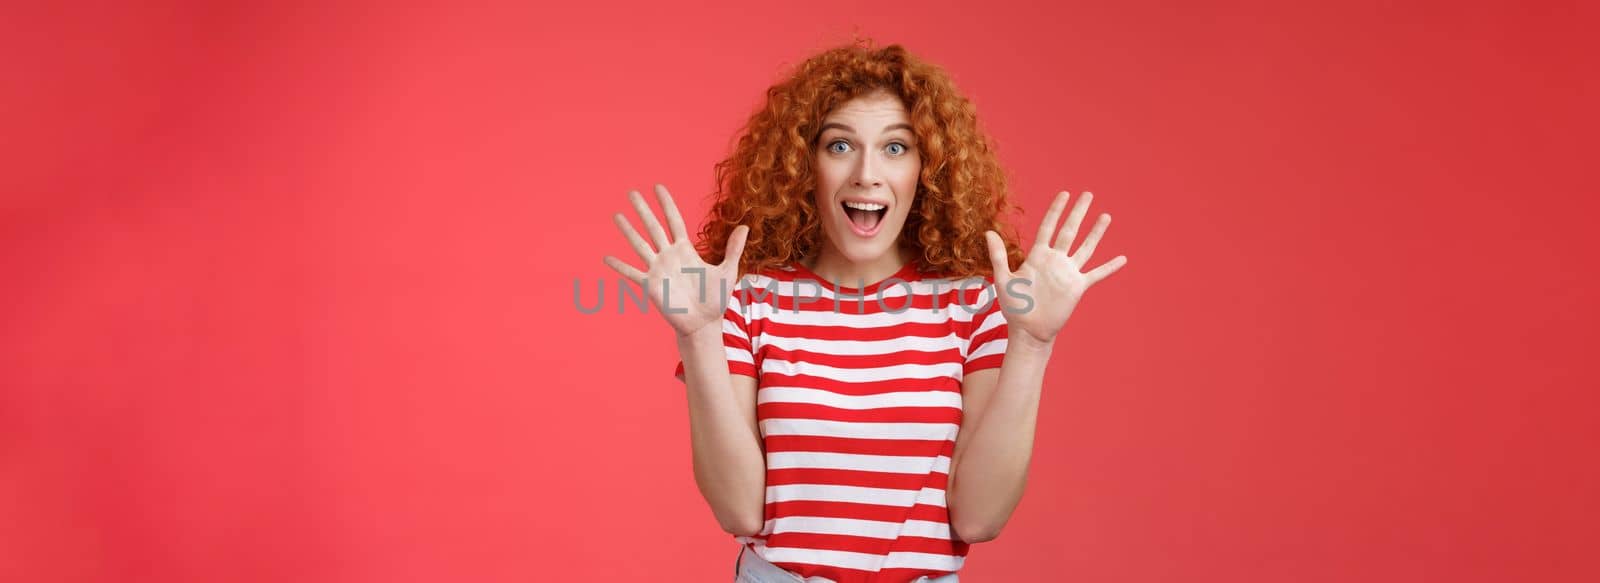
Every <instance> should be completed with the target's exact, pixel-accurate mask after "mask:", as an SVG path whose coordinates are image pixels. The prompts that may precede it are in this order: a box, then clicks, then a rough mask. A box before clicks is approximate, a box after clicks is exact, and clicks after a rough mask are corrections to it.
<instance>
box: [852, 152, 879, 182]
mask: <svg viewBox="0 0 1600 583" xmlns="http://www.w3.org/2000/svg"><path fill="white" fill-rule="evenodd" d="M859 160H860V161H859V162H857V163H856V171H855V176H853V177H852V181H853V182H854V183H855V186H856V187H857V188H862V189H867V190H871V189H874V188H877V187H879V186H883V179H882V178H880V177H879V176H878V164H877V163H875V162H873V160H872V155H871V154H867V155H864V156H861V157H860V158H859Z"/></svg>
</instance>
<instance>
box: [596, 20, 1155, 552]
mask: <svg viewBox="0 0 1600 583" xmlns="http://www.w3.org/2000/svg"><path fill="white" fill-rule="evenodd" d="M717 182H718V192H717V194H716V199H715V203H714V204H713V206H712V208H711V211H710V213H709V216H708V218H707V220H706V222H705V226H704V228H703V229H702V231H701V233H700V242H699V245H698V247H697V246H695V245H692V244H691V243H690V242H689V237H688V234H687V232H686V230H685V227H684V222H683V219H682V217H681V216H680V215H679V213H678V209H677V206H676V205H675V204H674V203H673V200H672V196H671V194H670V193H669V192H668V191H667V190H666V188H665V187H663V186H661V185H657V186H656V195H657V198H658V200H659V202H660V205H661V210H662V213H663V215H664V216H665V218H666V228H663V227H662V225H661V223H660V222H658V221H657V220H656V216H655V214H654V213H653V212H651V210H650V208H649V206H648V205H647V203H646V202H645V200H644V198H643V197H642V196H641V195H640V194H639V193H638V192H631V193H629V195H630V200H631V202H632V205H633V207H634V209H635V210H636V211H637V212H638V215H639V217H640V220H641V221H642V223H643V224H644V226H645V230H646V232H647V233H648V237H649V238H648V240H646V238H645V237H644V236H641V235H640V234H639V233H638V232H637V231H635V230H634V228H633V226H632V224H631V223H630V222H629V221H628V219H627V218H626V217H624V216H623V215H622V214H620V213H619V214H617V215H616V216H615V219H616V222H617V226H618V227H619V228H620V229H621V230H622V233H623V235H624V236H625V237H626V238H627V239H628V241H629V242H630V244H631V245H632V247H633V248H634V250H635V251H637V252H638V254H639V258H640V259H641V260H642V261H643V262H644V264H645V268H644V269H643V270H640V269H638V268H635V267H633V266H630V265H628V264H627V263H624V262H623V261H621V260H619V259H617V258H615V257H610V256H607V257H606V258H605V262H606V264H607V265H609V266H611V267H612V268H613V269H615V270H616V271H617V272H618V273H620V274H622V275H623V276H625V277H628V278H630V279H632V280H634V281H636V282H639V283H640V284H641V285H643V286H644V287H645V289H646V291H647V294H648V295H649V297H650V298H651V302H652V303H653V304H654V305H656V306H657V309H658V310H659V311H660V312H661V313H662V315H663V316H664V317H665V318H666V320H667V322H668V323H669V324H670V325H671V326H672V328H673V329H674V330H675V331H676V332H677V344H678V352H679V355H680V356H681V357H682V361H681V362H680V363H679V364H678V369H677V376H678V378H680V379H682V380H683V381H684V382H685V383H686V385H687V393H688V402H689V425H690V443H691V446H692V449H693V460H694V461H693V464H694V476H695V482H696V484H697V485H698V487H699V489H700V492H701V494H702V495H703V496H704V497H705V499H706V501H707V502H708V503H709V505H710V506H711V510H712V513H713V514H714V515H715V516H716V518H717V521H718V522H719V523H720V524H721V525H722V528H723V530H725V531H727V532H728V533H730V534H732V535H734V536H735V537H736V539H737V540H738V541H739V542H740V543H741V544H742V548H741V550H740V556H739V559H738V561H737V562H736V566H735V573H736V575H735V576H736V578H737V580H738V581H742V582H748V583H758V582H768V581H802V580H805V581H827V580H831V581H941V582H943V581H956V579H957V576H956V571H957V570H959V569H960V568H961V565H962V562H963V560H964V558H965V556H966V554H967V549H968V545H970V544H971V543H976V542H982V541H987V540H990V539H993V538H994V537H995V536H997V535H998V534H999V532H1000V529H1001V527H1002V526H1003V525H1004V524H1005V523H1006V521H1007V519H1008V518H1009V517H1010V515H1011V512H1012V510H1013V509H1014V508H1015V507H1016V505H1017V502H1018V501H1019V500H1020V499H1021V497H1022V492H1023V488H1024V484H1025V482H1026V478H1027V469H1028V459H1029V456H1030V455H1031V453H1032V449H1033V434H1034V425H1035V420H1036V418H1037V413H1038V406H1039V396H1040V391H1041V386H1040V385H1041V382H1042V379H1043V378H1044V371H1045V365H1046V364H1047V362H1048V360H1049V358H1050V354H1051V351H1052V348H1053V346H1054V342H1055V338H1056V336H1057V333H1058V332H1059V331H1060V330H1061V328H1062V326H1063V325H1064V324H1065V323H1066V321H1067V318H1068V316H1069V315H1070V314H1071V313H1072V310H1073V307H1074V306H1076V305H1077V303H1078V301H1079V299H1080V298H1081V297H1082V295H1083V293H1084V291H1085V290H1087V289H1088V288H1089V287H1090V286H1092V285H1094V284H1095V283H1096V282H1098V281H1101V280H1103V279H1104V278H1106V277H1107V276H1110V275H1111V274H1112V273H1115V272H1116V271H1117V270H1118V269H1119V268H1120V267H1122V265H1124V264H1125V263H1126V258H1124V257H1121V256H1119V257H1117V258H1115V259H1112V260H1111V261H1108V262H1106V263H1104V264H1102V265H1100V266H1099V267H1096V268H1094V269H1087V270H1086V269H1084V266H1085V265H1086V264H1087V263H1088V261H1089V259H1090V256H1091V255H1092V254H1093V253H1094V249H1095V246H1096V244H1097V243H1098V241H1099V239H1100V237H1101V236H1102V234H1103V233H1104V232H1105V230H1106V227H1107V226H1108V225H1109V224H1110V222H1111V217H1110V215H1106V214H1101V215H1100V216H1099V217H1098V219H1097V220H1096V221H1095V222H1094V224H1093V226H1092V227H1091V228H1090V229H1089V232H1088V234H1087V235H1085V237H1084V241H1083V243H1082V244H1081V245H1079V246H1078V248H1077V249H1076V250H1075V251H1072V252H1069V248H1070V247H1071V245H1072V242H1073V240H1074V237H1075V235H1076V234H1077V232H1078V228H1079V226H1080V225H1081V223H1082V221H1083V218H1084V215H1085V213H1086V212H1087V211H1088V205H1089V201H1090V198H1091V195H1090V194H1089V193H1087V192H1085V193H1083V194H1082V195H1081V196H1079V197H1078V199H1077V202H1076V203H1075V204H1074V206H1073V207H1072V210H1071V212H1070V213H1069V214H1068V215H1067V217H1066V222H1065V224H1064V225H1063V226H1062V228H1061V230H1060V232H1059V233H1057V232H1056V230H1055V228H1056V225H1057V224H1058V223H1059V222H1060V220H1061V215H1062V212H1063V211H1064V210H1065V208H1066V205H1067V203H1068V199H1069V194H1068V193H1066V192H1063V193H1061V194H1060V195H1058V196H1057V197H1056V199H1055V201H1054V202H1053V204H1052V205H1051V206H1050V209H1049V211H1048V212H1046V213H1045V216H1044V219H1043V224H1042V226H1041V228H1040V230H1039V236H1038V238H1037V239H1036V240H1035V241H1034V243H1033V245H1032V248H1031V249H1030V250H1029V251H1028V253H1027V254H1026V255H1025V256H1024V255H1023V253H1022V252H1021V250H1020V249H1019V248H1018V245H1016V244H1015V241H1016V237H1015V234H1014V232H1013V231H1012V229H1010V227H1009V226H1008V225H1007V224H1005V222H1004V221H1003V219H1002V215H1003V214H1004V213H1005V212H1007V211H1008V210H1010V206H1011V205H1010V204H1009V203H1008V202H1007V195H1006V184H1005V178H1004V175H1003V172H1002V170H1001V168H1000V166H999V164H998V163H997V161H996V159H995V157H994V154H993V153H992V151H991V150H990V148H989V147H988V145H987V140H986V138H985V137H984V135H983V134H982V133H981V132H980V130H979V128H978V123H977V119H976V116H975V114H974V109H973V107H972V105H971V103H970V102H969V101H968V100H967V99H966V98H964V97H962V96H961V95H960V94H959V93H958V92H957V91H956V89H955V87H954V85H953V84H952V83H951V81H950V79H949V77H948V76H947V75H946V74H945V73H944V72H943V71H942V70H940V69H939V68H938V67H936V66H933V65H930V64H928V63H925V62H923V61H920V60H918V59H917V58H915V57H914V56H912V55H910V54H909V53H907V52H906V51H905V50H904V49H903V48H901V47H900V46H899V45H890V46H888V47H884V48H881V49H874V48H872V47H871V46H870V43H868V44H866V45H863V44H856V45H850V46H846V47H841V48H837V49H833V50H829V51H826V52H824V53H822V54H819V55H816V56H814V57H812V58H811V59H809V60H807V61H805V62H804V63H802V64H800V65H799V67H798V68H797V69H796V70H795V71H794V73H793V75H792V76H791V77H790V78H789V79H787V80H785V81H783V82H782V83H779V84H778V85H776V86H774V87H772V88H771V89H769V90H768V91H767V102H766V104H765V105H764V106H763V107H762V108H760V109H759V110H758V111H757V112H756V113H755V114H753V115H752V116H751V118H750V120H749V122H748V123H747V124H746V127H745V128H744V130H743V132H742V136H741V138H740V140H739V142H738V145H737V146H736V148H735V151H734V152H733V154H732V156H730V157H729V158H728V159H727V160H724V161H723V162H721V163H720V164H718V166H717ZM1052 234H1054V235H1056V236H1055V237H1054V239H1053V241H1052V237H1051V235H1052ZM985 251H987V254H985ZM985 263H987V265H986V264H985ZM1012 265H1016V266H1017V267H1016V269H1015V270H1012V269H1011V266H1012ZM741 274H743V277H741ZM868 282H870V283H868ZM736 283H737V285H736ZM963 284H964V285H963ZM697 290H698V291H697Z"/></svg>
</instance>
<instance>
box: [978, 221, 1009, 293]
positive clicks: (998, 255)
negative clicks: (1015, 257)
mask: <svg viewBox="0 0 1600 583" xmlns="http://www.w3.org/2000/svg"><path fill="white" fill-rule="evenodd" d="M983 238H984V240H986V241H988V243H989V266H990V267H991V268H992V269H994V284H995V285H1005V283H1006V281H1007V280H1010V279H1011V264H1010V262H1009V261H1008V260H1007V259H1006V243H1005V241H1004V240H1002V239H1001V238H1000V234H999V233H996V232H994V231H984V233H983Z"/></svg>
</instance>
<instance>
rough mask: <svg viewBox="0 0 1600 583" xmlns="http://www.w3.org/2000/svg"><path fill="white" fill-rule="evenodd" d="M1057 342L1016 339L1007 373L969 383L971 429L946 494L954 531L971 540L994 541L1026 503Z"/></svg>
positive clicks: (966, 417) (966, 426)
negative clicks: (1043, 388) (1044, 389)
mask: <svg viewBox="0 0 1600 583" xmlns="http://www.w3.org/2000/svg"><path fill="white" fill-rule="evenodd" d="M1053 345H1054V343H1053V342H1052V343H1044V344H1040V343H1036V342H1033V341H1031V339H1027V338H1019V337H1018V336H1017V334H1016V333H1011V334H1008V336H1007V343H1006V355H1005V360H1004V361H1003V364H1001V365H1000V368H999V370H998V371H997V370H996V369H986V370H980V371H975V372H973V373H972V374H970V375H967V377H966V378H965V379H963V381H962V383H961V393H962V398H961V400H962V425H963V427H962V430H961V432H960V434H959V435H958V436H957V437H956V448H955V454H954V455H953V456H951V460H950V483H949V485H948V486H947V487H946V488H945V493H946V494H947V499H946V505H948V506H949V508H950V527H951V528H952V529H954V530H955V534H956V537H957V538H960V539H961V540H963V541H966V542H969V543H979V542H985V541H989V540H994V538H995V537H996V536H999V534H1000V529H1001V528H1002V527H1004V526H1005V524H1006V522H1007V521H1008V520H1010V518H1011V513H1012V512H1013V511H1014V510H1016V507H1017V503H1018V502H1020V501H1021V500H1022V492H1023V489H1024V488H1025V487H1026V485H1027V482H1028V462H1029V460H1030V459H1031V458H1032V456H1033V435H1034V427H1035V426H1036V425H1037V421H1038V418H1039V395H1040V392H1041V391H1040V389H1041V386H1042V385H1043V383H1044V369H1045V365H1046V364H1047V363H1048V362H1049V360H1050V353H1051V351H1052V350H1053V348H1054V346H1053Z"/></svg>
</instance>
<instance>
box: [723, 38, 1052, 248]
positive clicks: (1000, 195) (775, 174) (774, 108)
mask: <svg viewBox="0 0 1600 583" xmlns="http://www.w3.org/2000/svg"><path fill="white" fill-rule="evenodd" d="M875 91H888V92H889V93H891V94H893V95H897V96H898V97H899V98H900V100H901V102H902V103H903V104H904V105H905V106H906V110H907V111H908V112H909V114H910V115H909V117H910V118H911V125H912V126H913V128H914V129H913V132H914V133H915V134H916V137H917V145H918V148H917V149H918V151H919V153H920V155H921V157H922V172H921V176H920V177H919V178H918V180H917V194H916V197H915V201H916V202H915V203H914V205H915V206H914V208H912V209H911V211H910V213H909V215H908V216H907V218H906V224H905V230H904V231H902V232H901V237H900V239H899V241H898V243H899V244H900V245H901V246H902V247H903V248H905V249H906V250H907V251H909V252H910V253H911V256H912V257H917V258H920V260H921V264H922V265H921V269H922V271H924V272H931V273H935V274H938V275H941V276H948V277H954V278H965V277H971V276H985V275H990V274H991V266H990V262H989V255H988V247H987V243H986V241H985V240H984V231H986V230H993V231H995V232H996V233H999V234H1000V237H1001V238H1002V239H1004V240H1005V242H1006V248H1007V259H1008V260H1009V262H1010V266H1011V267H1015V266H1017V265H1019V264H1021V263H1022V259H1023V256H1022V251H1021V249H1020V248H1019V246H1018V245H1017V235H1016V233H1015V231H1014V230H1013V229H1012V228H1011V225H1010V224H1009V223H1007V222H1006V221H1005V220H1004V215H1006V214H1008V213H1010V212H1012V211H1013V210H1014V209H1015V207H1014V205H1012V204H1011V203H1010V201H1009V199H1008V197H1007V192H1006V176H1005V173H1004V171H1003V169H1002V168H1001V167H1000V163H999V160H998V159H997V158H996V157H995V154H994V150H993V148H992V147H991V145H990V140H989V139H988V138H987V136H986V135H985V134H984V133H983V132H982V131H981V130H980V129H979V127H978V118H977V112H976V108H975V107H974V106H973V104H972V102H971V101H969V100H967V98H966V97H964V96H962V95H961V93H960V92H958V91H957V90H956V87H955V84H954V83H953V82H952V81H951V79H950V77H949V75H948V74H947V73H945V71H944V70H943V69H941V68H939V67H938V66H936V65H933V64H930V63H927V62H925V61H922V60H921V59H918V58H917V57H915V56H913V55H912V54H911V53H910V52H908V51H906V49H905V48H903V47H901V46H900V45H898V44H891V45H889V46H886V47H883V48H873V47H872V44H871V41H862V40H856V41H854V42H852V43H851V44H848V45H845V46H841V47H837V48H833V49H829V50H826V51H824V52H822V53H820V54H817V55H815V56H813V57H811V58H809V59H807V60H805V61H804V62H802V63H800V64H799V65H798V66H797V67H795V69H794V71H793V73H792V74H791V75H789V76H788V78H787V79H786V80H784V81H782V82H780V83H778V84H776V85H773V86H772V87H770V88H768V89H767V98H766V103H765V104H764V105H763V106H762V107H761V108H760V109H758V110H757V111H756V112H755V113H753V114H751V116H750V119H749V120H748V121H747V122H746V123H745V126H744V128H743V129H742V130H741V131H740V135H739V139H738V144H737V146H735V148H734V150H733V153H732V154H731V155H729V156H728V158H727V159H725V160H723V161H721V162H719V163H718V164H717V166H716V181H717V191H716V193H715V194H714V195H713V199H714V201H713V203H712V205H711V209H710V211H709V212H708V214H707V217H706V220H705V222H704V223H703V226H702V227H701V230H700V239H699V242H698V245H697V246H696V248H697V250H699V251H700V254H701V255H702V256H704V257H706V259H707V261H710V262H711V263H719V262H721V261H722V260H723V259H724V250H725V249H726V247H727V241H728V236H729V235H730V234H731V232H732V231H733V228H734V227H736V226H738V225H741V224H743V225H748V226H749V227H750V232H749V234H748V238H747V239H746V242H745V247H744V253H743V256H742V258H741V260H740V266H739V267H740V269H739V271H740V273H750V272H756V271H762V270H767V269H771V268H776V267H779V266H784V265H787V264H788V263H789V262H791V261H795V260H799V259H800V258H804V257H809V256H810V254H812V253H815V252H817V251H818V250H820V249H821V248H822V247H821V246H822V242H823V240H822V238H823V237H824V236H825V235H824V234H823V231H822V225H821V222H820V220H819V213H818V211H817V209H816V201H815V199H814V198H813V196H812V194H813V191H814V190H815V188H816V176H815V174H814V173H813V171H812V166H811V163H812V156H813V155H814V154H813V153H814V151H815V147H816V140H817V138H818V136H819V134H820V131H819V126H820V125H821V124H822V121H823V118H824V117H826V116H827V114H828V113H829V112H831V111H832V110H833V109H834V108H835V107H838V106H839V105H841V104H843V103H844V102H846V101H849V100H851V99H854V98H855V97H858V96H861V95H866V94H870V93H873V92H875Z"/></svg>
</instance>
